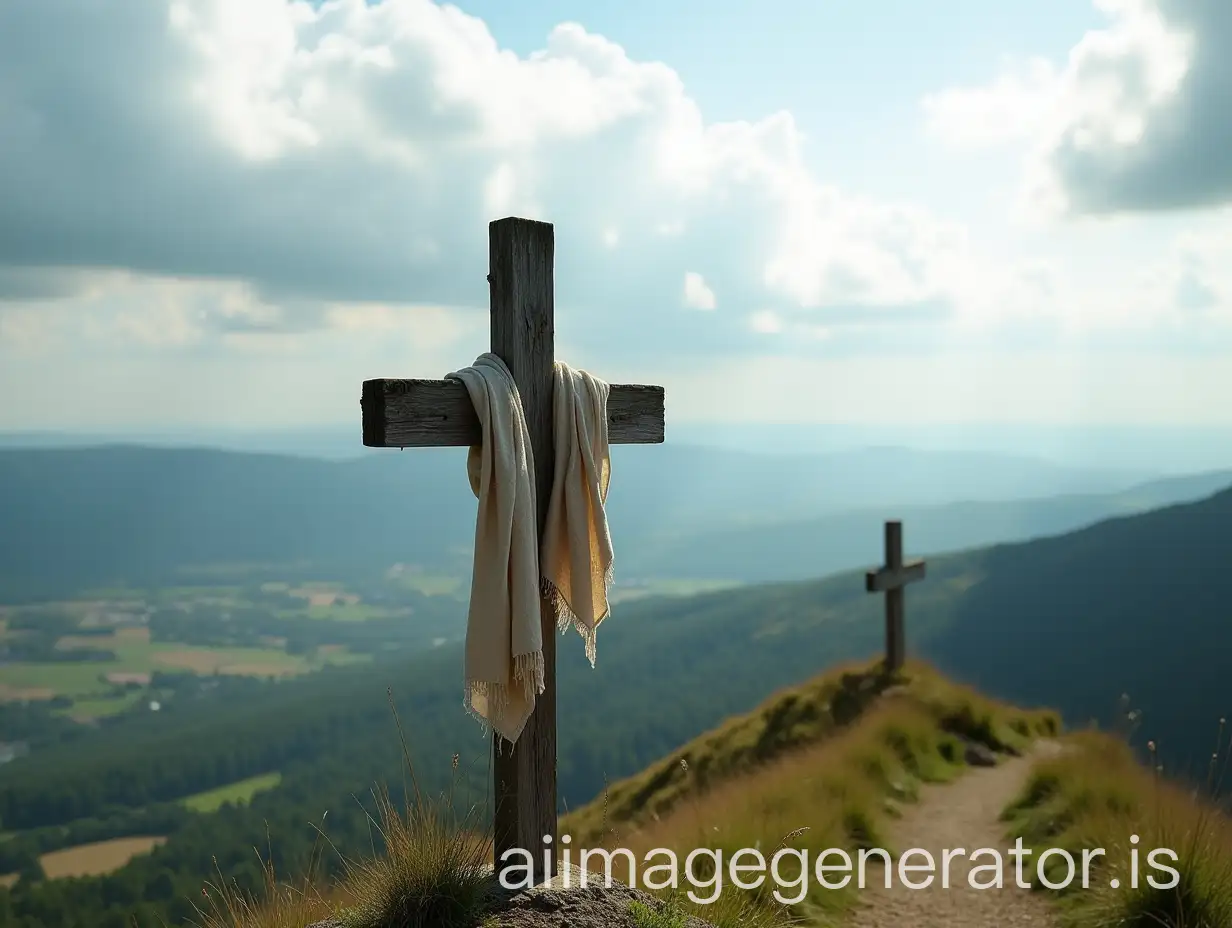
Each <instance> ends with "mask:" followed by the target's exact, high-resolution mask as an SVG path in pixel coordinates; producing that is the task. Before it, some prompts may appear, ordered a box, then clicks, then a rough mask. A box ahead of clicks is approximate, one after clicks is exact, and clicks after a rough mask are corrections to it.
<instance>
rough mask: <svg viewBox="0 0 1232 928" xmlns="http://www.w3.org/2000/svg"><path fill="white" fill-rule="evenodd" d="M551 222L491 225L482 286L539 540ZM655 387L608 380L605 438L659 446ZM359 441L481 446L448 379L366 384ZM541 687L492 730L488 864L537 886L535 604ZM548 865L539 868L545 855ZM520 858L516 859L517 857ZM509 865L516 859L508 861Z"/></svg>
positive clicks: (550, 335)
mask: <svg viewBox="0 0 1232 928" xmlns="http://www.w3.org/2000/svg"><path fill="white" fill-rule="evenodd" d="M554 256H555V239H554V236H553V228H552V225H551V224H550V223H546V222H534V221H531V220H529V219H516V218H509V219H499V220H497V221H495V222H492V223H489V225H488V270H489V273H488V284H489V295H490V300H491V304H490V306H491V308H490V316H491V345H492V348H491V350H492V353H493V354H495V355H497V356H498V357H499V358H500V359H501V360H502V361H504V362H505V364H506V365H507V366H508V368H509V371H510V373H511V374H513V379H514V382H515V383H516V384H517V387H518V392H519V394H520V395H521V398H522V410H523V413H524V415H525V417H526V425H527V429H528V431H529V432H530V445H531V451H532V454H533V456H534V462H535V473H534V475H533V480H534V486H535V494H536V502H537V512H536V517H537V519H538V524H539V537H540V539H542V537H543V526H544V522H545V520H546V517H547V504H548V499H549V497H550V495H551V488H552V471H553V466H554V462H555V460H556V455H555V452H554V442H553V436H552V431H553V429H552V384H553V359H554V353H555V347H554V334H555V333H554V318H553V316H554V313H553V305H554V295H553V270H552V266H553V259H554ZM663 400H664V391H663V388H662V387H655V386H643V385H640V384H613V385H612V387H611V392H610V394H609V396H608V407H607V413H608V423H607V424H608V441H609V442H610V443H611V444H655V443H659V442H662V441H663V419H664V417H663ZM360 406H361V407H362V409H363V434H364V445H366V446H367V447H370V448H404V447H441V446H470V445H476V444H479V443H480V441H481V439H480V430H479V419H478V417H477V416H476V415H475V409H474V407H473V406H472V405H471V400H470V394H468V393H467V390H466V387H465V386H464V385H463V384H462V383H460V382H458V381H454V380H365V381H364V390H363V398H362V399H361V401H360ZM540 621H541V623H542V626H543V660H544V669H545V675H544V690H543V693H542V694H540V695H539V696H538V698H537V699H536V701H535V709H534V712H533V713H532V714H531V716H530V719H529V720H528V721H527V723H526V727H525V729H523V732H522V735H521V737H520V738H519V739H518V740H517V742H516V743H515V744H514V745H513V749H512V750H510V747H509V745H508V744H505V745H503V750H497V747H498V741H499V739H500V736H499V735H497V734H495V733H493V735H492V738H493V745H492V746H493V784H492V788H493V793H494V809H493V829H494V835H493V837H494V841H495V847H494V851H495V858H496V859H495V864H496V867H497V870H498V871H499V870H500V869H501V864H502V858H503V855H504V854H505V852H506V851H508V850H510V849H513V848H521V849H523V850H526V851H529V852H530V855H531V860H533V861H535V882H536V883H539V882H542V881H543V880H544V879H546V878H550V877H552V876H555V875H556V869H557V867H556V855H555V852H554V851H555V848H556V846H557V838H558V835H557V822H556V634H557V632H556V615H555V613H554V611H553V608H552V606H551V604H550V603H549V602H548V601H547V600H546V599H543V600H541V602H540ZM547 849H551V850H552V851H553V853H551V854H549V855H546V856H547V857H548V858H549V860H550V864H548V865H547V866H548V867H550V872H548V871H547V869H546V868H545V863H544V857H545V854H544V851H545V850H547ZM518 856H520V855H514V857H515V858H516V857H518ZM509 863H519V862H518V861H516V860H513V859H511V860H510V861H509Z"/></svg>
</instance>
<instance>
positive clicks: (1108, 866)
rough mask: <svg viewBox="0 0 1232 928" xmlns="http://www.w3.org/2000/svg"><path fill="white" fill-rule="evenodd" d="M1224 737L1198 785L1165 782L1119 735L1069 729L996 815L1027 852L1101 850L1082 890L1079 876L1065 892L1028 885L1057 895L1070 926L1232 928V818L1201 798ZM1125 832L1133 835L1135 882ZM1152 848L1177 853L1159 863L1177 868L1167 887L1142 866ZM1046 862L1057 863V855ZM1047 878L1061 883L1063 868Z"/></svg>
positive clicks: (1165, 878) (1165, 877)
mask: <svg viewBox="0 0 1232 928" xmlns="http://www.w3.org/2000/svg"><path fill="white" fill-rule="evenodd" d="M1221 727H1222V726H1221ZM1220 734H1221V736H1222V734H1223V733H1222V731H1221V732H1220ZM1221 741H1222V738H1220V739H1218V741H1217V747H1216V751H1215V753H1214V754H1213V755H1212V758H1211V771H1210V777H1209V778H1208V783H1206V784H1199V785H1197V786H1196V787H1188V788H1187V787H1186V786H1185V785H1184V784H1182V783H1180V782H1172V781H1169V780H1167V779H1165V778H1164V777H1163V776H1162V774H1161V772H1160V771H1159V770H1158V768H1157V769H1156V770H1151V769H1150V768H1148V767H1145V766H1143V765H1142V764H1140V763H1139V762H1138V761H1137V760H1136V758H1135V757H1134V755H1133V753H1132V752H1131V751H1130V749H1129V748H1128V746H1127V745H1126V743H1125V741H1124V740H1123V739H1122V738H1120V737H1115V736H1112V735H1109V734H1104V733H1099V732H1093V731H1091V732H1079V733H1076V734H1074V735H1071V736H1070V737H1068V738H1067V739H1066V741H1065V743H1066V745H1067V747H1068V748H1069V750H1068V751H1067V752H1066V753H1064V754H1062V755H1060V756H1058V757H1055V758H1050V759H1047V760H1044V761H1042V762H1040V763H1038V764H1037V765H1036V766H1035V767H1034V769H1033V770H1032V773H1031V776H1030V778H1029V779H1028V781H1027V783H1026V784H1025V786H1024V788H1023V790H1022V792H1021V794H1020V795H1019V796H1018V797H1017V798H1016V799H1015V801H1014V802H1012V803H1011V804H1010V806H1009V807H1008V808H1007V809H1006V810H1005V812H1004V814H1003V818H1004V819H1005V821H1006V822H1007V824H1008V826H1009V829H1010V834H1011V837H1021V838H1022V839H1023V844H1024V845H1026V846H1027V847H1031V848H1034V849H1041V848H1044V847H1059V848H1063V849H1065V850H1066V851H1067V852H1069V853H1070V854H1071V855H1072V856H1073V857H1074V858H1075V860H1076V861H1077V862H1078V863H1079V865H1080V864H1081V861H1082V852H1083V851H1084V850H1086V849H1094V848H1103V849H1104V850H1105V854H1104V855H1103V856H1102V857H1099V858H1096V859H1095V860H1094V862H1093V867H1092V876H1091V884H1090V887H1089V888H1083V887H1082V886H1081V875H1079V878H1078V879H1076V880H1075V881H1074V883H1073V884H1071V885H1070V886H1069V887H1067V888H1065V889H1059V890H1050V889H1047V888H1046V887H1044V886H1043V885H1042V883H1039V882H1036V884H1035V885H1036V888H1037V889H1038V890H1039V891H1041V892H1047V893H1050V894H1052V895H1054V896H1055V898H1056V900H1057V902H1058V906H1059V909H1060V913H1061V917H1062V921H1063V923H1064V925H1065V926H1067V928H1105V926H1107V928H1112V926H1116V928H1227V926H1230V925H1232V819H1229V817H1228V815H1227V813H1226V810H1224V809H1222V808H1221V807H1220V806H1219V805H1218V804H1217V803H1216V802H1215V801H1213V800H1211V799H1208V798H1206V795H1204V794H1206V793H1208V792H1209V791H1210V787H1212V786H1213V785H1215V781H1216V780H1217V775H1218V773H1219V769H1220V768H1221V767H1222V765H1223V764H1222V759H1221V754H1222V749H1223V747H1224V746H1223V745H1222V743H1220V742H1221ZM1131 835H1138V837H1139V842H1138V844H1137V845H1136V848H1137V850H1138V855H1139V860H1140V864H1139V879H1138V881H1137V882H1138V885H1137V886H1136V887H1135V886H1134V885H1133V884H1134V882H1135V881H1134V879H1133V873H1132V864H1131V861H1132V859H1133V858H1132V851H1133V850H1134V849H1135V846H1134V845H1132V844H1131V842H1130V836H1131ZM1159 848H1166V849H1169V850H1172V851H1174V852H1175V853H1176V855H1177V859H1176V860H1171V861H1170V860H1167V859H1161V860H1160V862H1162V863H1164V864H1166V865H1168V866H1171V867H1172V868H1174V870H1175V871H1176V876H1177V879H1176V885H1175V886H1169V885H1168V884H1169V883H1170V882H1171V879H1170V876H1169V874H1167V873H1163V872H1159V871H1156V870H1154V869H1153V868H1151V867H1150V866H1149V862H1150V857H1149V855H1150V854H1151V852H1152V851H1154V850H1156V849H1159ZM1052 860H1053V861H1055V862H1056V863H1057V864H1058V865H1059V867H1064V861H1063V860H1061V859H1059V858H1056V857H1054V858H1052ZM1079 874H1081V871H1079ZM1045 876H1047V877H1048V878H1049V881H1050V882H1053V883H1058V882H1061V881H1062V880H1063V879H1064V877H1065V874H1064V872H1059V873H1053V874H1048V873H1046V874H1045ZM1148 877H1149V878H1150V879H1148ZM1113 879H1116V880H1118V881H1119V885H1118V887H1117V888H1113V887H1112V886H1111V882H1112V880H1113ZM1151 879H1153V880H1154V882H1155V884H1156V885H1155V886H1152V885H1151Z"/></svg>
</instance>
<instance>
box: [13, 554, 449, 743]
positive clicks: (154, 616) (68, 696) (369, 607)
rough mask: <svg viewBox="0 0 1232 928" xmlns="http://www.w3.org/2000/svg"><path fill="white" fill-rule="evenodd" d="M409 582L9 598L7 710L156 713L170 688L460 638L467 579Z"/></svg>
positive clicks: (254, 583) (247, 582)
mask: <svg viewBox="0 0 1232 928" xmlns="http://www.w3.org/2000/svg"><path fill="white" fill-rule="evenodd" d="M411 575H414V576H418V577H420V579H422V580H423V581H424V582H423V583H408V582H407V581H406V580H405V579H404V578H403V577H393V576H391V577H390V578H388V580H383V581H382V582H378V583H368V584H356V583H351V584H347V583H344V582H341V581H328V580H299V581H295V582H292V581H288V580H283V579H272V578H270V577H268V575H267V571H266V570H258V569H256V568H243V567H239V568H231V569H219V570H218V571H216V572H215V573H213V574H209V575H206V576H204V577H194V580H193V583H192V584H191V585H168V586H166V587H159V588H152V589H135V588H123V589H118V588H117V589H96V590H89V591H85V592H83V593H81V594H79V595H76V596H74V597H72V598H67V597H66V598H65V599H63V600H58V601H49V602H36V603H22V604H3V603H0V705H2V704H13V703H34V702H38V703H44V704H50V706H51V708H52V711H54V712H55V714H57V715H60V716H63V717H66V718H69V719H71V720H73V721H76V722H80V723H82V724H96V723H98V722H99V721H100V720H103V719H106V718H108V717H111V716H116V715H121V714H124V713H127V712H133V711H158V710H159V709H160V708H162V707H163V706H164V705H166V703H167V700H169V699H171V698H174V695H175V691H176V690H177V688H179V687H180V684H176V685H173V686H169V685H168V681H173V680H181V681H182V680H184V679H185V678H192V679H196V680H197V681H198V682H199V684H200V686H199V687H198V689H199V688H200V687H207V688H208V687H209V686H210V681H211V680H217V679H218V678H226V677H248V678H257V679H263V680H277V679H283V678H287V677H292V676H300V675H303V674H308V673H313V672H315V671H319V670H322V669H324V668H326V667H330V666H334V665H340V664H352V663H357V662H364V661H369V660H372V659H373V657H374V656H376V655H377V654H380V653H383V652H387V651H392V650H400V649H403V648H431V647H439V646H440V645H441V644H442V643H445V642H448V641H450V640H453V639H454V638H455V637H457V636H459V635H460V634H461V630H462V621H463V615H462V605H461V603H460V601H459V600H458V599H457V598H456V597H454V596H452V595H450V594H449V592H448V591H451V590H453V589H454V588H456V587H458V586H459V585H460V581H458V580H457V579H456V578H439V577H433V576H431V575H425V574H414V572H412V574H411ZM447 580H448V582H446V581H447ZM211 581H213V582H211ZM237 581H238V582H237ZM421 588H425V589H433V590H436V591H440V592H434V593H432V594H427V593H424V592H421V591H420V589H421ZM3 740H4V732H3V731H0V741H3Z"/></svg>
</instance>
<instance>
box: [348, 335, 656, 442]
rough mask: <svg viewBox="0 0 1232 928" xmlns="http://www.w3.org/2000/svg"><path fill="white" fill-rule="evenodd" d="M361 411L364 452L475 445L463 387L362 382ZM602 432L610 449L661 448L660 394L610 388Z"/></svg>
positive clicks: (474, 421) (635, 387) (651, 389)
mask: <svg viewBox="0 0 1232 928" xmlns="http://www.w3.org/2000/svg"><path fill="white" fill-rule="evenodd" d="M499 353H500V352H497V354H499ZM360 408H361V409H362V410H363V437H364V445H365V446H366V447H369V448H425V447H431V448H435V447H442V446H464V447H465V446H470V445H474V444H478V443H479V419H478V417H476V415H475V407H474V406H472V405H471V398H470V395H469V394H468V393H467V392H466V387H465V386H464V385H463V384H461V383H459V382H458V381H456V380H392V379H378V380H365V381H364V389H363V395H362V397H361V399H360ZM607 428H608V441H609V442H610V443H611V444H614V445H652V444H659V443H661V442H662V441H663V431H664V392H663V388H662V387H657V386H650V385H643V384H612V387H611V393H610V394H609V396H608V401H607Z"/></svg>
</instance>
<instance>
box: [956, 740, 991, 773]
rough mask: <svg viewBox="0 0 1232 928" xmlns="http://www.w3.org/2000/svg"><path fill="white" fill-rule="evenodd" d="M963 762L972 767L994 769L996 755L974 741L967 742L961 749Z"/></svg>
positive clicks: (984, 745)
mask: <svg viewBox="0 0 1232 928" xmlns="http://www.w3.org/2000/svg"><path fill="white" fill-rule="evenodd" d="M963 760H965V761H966V762H967V763H968V764H970V765H971V766H972V767H995V766H997V755H996V754H994V753H993V751H992V749H991V748H990V747H988V745H986V744H980V743H978V742H976V741H967V742H966V743H965V744H964V748H963Z"/></svg>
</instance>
